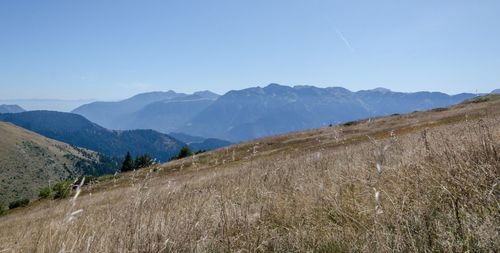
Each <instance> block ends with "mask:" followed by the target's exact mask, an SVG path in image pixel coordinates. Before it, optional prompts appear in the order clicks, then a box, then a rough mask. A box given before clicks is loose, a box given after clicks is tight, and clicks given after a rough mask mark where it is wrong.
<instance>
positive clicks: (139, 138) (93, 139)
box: [0, 111, 185, 161]
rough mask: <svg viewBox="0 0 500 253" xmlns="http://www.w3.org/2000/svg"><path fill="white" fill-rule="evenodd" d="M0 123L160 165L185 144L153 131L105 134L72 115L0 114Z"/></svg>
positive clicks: (106, 152)
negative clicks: (146, 158)
mask: <svg viewBox="0 0 500 253" xmlns="http://www.w3.org/2000/svg"><path fill="white" fill-rule="evenodd" d="M0 121H6V122H11V123H13V124H15V125H18V126H20V127H23V128H26V129H28V130H31V131H33V132H36V133H38V134H41V135H44V136H47V137H49V138H52V139H55V140H59V141H63V142H66V143H68V144H71V145H75V146H78V147H83V148H87V149H91V150H94V151H97V152H100V153H102V154H105V155H109V156H113V157H122V156H124V155H125V154H126V153H127V152H128V151H130V152H131V153H132V155H141V154H145V153H147V154H149V155H150V156H152V157H154V158H157V159H159V160H161V161H166V160H168V159H169V158H170V157H172V156H174V155H176V154H177V153H178V151H179V150H180V149H181V148H182V147H183V146H184V145H185V144H184V143H182V142H180V141H178V140H176V139H174V138H172V137H170V136H168V135H166V134H162V133H159V132H156V131H153V130H129V131H117V130H108V129H105V128H103V127H101V126H99V125H97V124H95V123H92V122H90V121H89V120H87V119H86V118H84V117H82V116H80V115H77V114H72V113H62V112H52V111H29V112H23V113H16V114H0Z"/></svg>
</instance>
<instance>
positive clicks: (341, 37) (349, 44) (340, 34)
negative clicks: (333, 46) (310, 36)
mask: <svg viewBox="0 0 500 253" xmlns="http://www.w3.org/2000/svg"><path fill="white" fill-rule="evenodd" d="M334 29H335V31H336V32H337V35H338V36H339V37H340V39H341V40H342V41H343V42H344V44H345V45H346V46H347V47H348V48H349V49H350V50H351V51H352V52H354V51H355V50H354V48H353V47H352V46H351V43H349V41H348V40H347V39H346V37H344V34H342V32H341V31H340V30H339V29H337V28H336V27H334Z"/></svg>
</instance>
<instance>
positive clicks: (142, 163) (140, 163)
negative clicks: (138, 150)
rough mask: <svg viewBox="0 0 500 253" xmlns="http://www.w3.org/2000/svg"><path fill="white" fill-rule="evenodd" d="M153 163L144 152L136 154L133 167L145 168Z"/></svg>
mask: <svg viewBox="0 0 500 253" xmlns="http://www.w3.org/2000/svg"><path fill="white" fill-rule="evenodd" d="M151 165H153V160H152V159H151V157H150V156H149V155H148V154H144V155H141V156H138V157H137V158H136V159H135V168H136V169H140V168H146V167H149V166H151Z"/></svg>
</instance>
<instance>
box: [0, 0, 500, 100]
mask: <svg viewBox="0 0 500 253" xmlns="http://www.w3.org/2000/svg"><path fill="white" fill-rule="evenodd" d="M499 13H500V1H498V0H477V1H470V0H468V1H463V0H441V1H433V0H432V1H431V0H419V1H401V0H393V1H388V0H377V1H373V0H366V1H357V0H343V1H340V0H247V1H243V0H197V1H196V0H178V1H170V0H162V1H150V0H106V1H103V0H85V1H83V0H82V1H67V0H60V1H55V0H46V1H39V0H32V1H28V0H16V1H0V99H3V100H5V99H26V98H39V99H48V98H51V99H53V98H57V99H99V100H115V99H120V98H126V97H129V96H132V95H134V94H137V93H140V92H147V91H156V90H170V89H172V90H175V91H179V92H193V91H196V90H212V91H214V92H217V93H220V94H222V93H225V92H227V91H229V90H235V89H242V88H247V87H251V86H265V85H267V84H269V83H280V84H284V85H314V86H318V87H330V86H342V87H345V88H348V89H350V90H353V91H356V90H362V89H372V88H375V87H386V88H389V89H391V90H395V91H407V92H412V91H420V90H430V91H442V92H446V93H449V94H456V93H461V92H490V91H491V90H493V89H496V88H500V15H498V14H499Z"/></svg>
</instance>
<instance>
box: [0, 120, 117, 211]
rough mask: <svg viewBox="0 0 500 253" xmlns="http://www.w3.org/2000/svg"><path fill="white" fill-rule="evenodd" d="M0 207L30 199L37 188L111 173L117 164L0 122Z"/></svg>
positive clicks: (106, 158)
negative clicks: (21, 199)
mask: <svg viewBox="0 0 500 253" xmlns="http://www.w3.org/2000/svg"><path fill="white" fill-rule="evenodd" d="M0 136H1V138H0V157H1V158H2V159H0V179H1V180H0V206H3V207H5V206H6V205H7V204H8V203H9V202H10V201H13V200H16V199H19V198H34V197H36V196H37V195H38V193H39V191H40V189H41V188H42V187H44V186H46V185H48V184H49V181H50V182H52V183H54V182H57V181H60V180H65V179H69V178H75V177H78V176H81V175H95V176H98V175H102V174H108V173H111V174H112V173H114V172H115V171H116V170H117V169H119V167H118V166H119V163H118V162H117V161H115V160H114V159H110V158H109V157H105V156H102V155H100V154H97V153H95V152H93V151H89V150H85V149H82V148H76V147H73V146H70V145H68V144H66V143H62V142H59V141H55V140H51V139H48V138H46V137H44V136H41V135H39V134H36V133H34V132H31V131H28V130H26V129H23V128H20V127H18V126H15V125H12V124H10V123H6V122H0Z"/></svg>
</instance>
